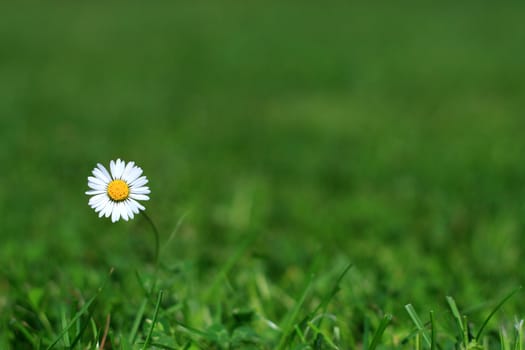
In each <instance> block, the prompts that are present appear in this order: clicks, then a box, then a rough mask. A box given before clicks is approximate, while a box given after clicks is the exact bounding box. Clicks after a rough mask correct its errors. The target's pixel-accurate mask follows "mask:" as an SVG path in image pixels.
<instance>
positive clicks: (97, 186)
mask: <svg viewBox="0 0 525 350" xmlns="http://www.w3.org/2000/svg"><path fill="white" fill-rule="evenodd" d="M88 187H89V188H90V189H91V190H95V191H106V187H107V186H106V185H101V184H96V183H94V182H88Z"/></svg>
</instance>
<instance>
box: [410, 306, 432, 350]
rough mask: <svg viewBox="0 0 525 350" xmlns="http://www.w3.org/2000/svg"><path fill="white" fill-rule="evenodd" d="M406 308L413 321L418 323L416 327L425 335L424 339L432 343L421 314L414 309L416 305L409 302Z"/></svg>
mask: <svg viewBox="0 0 525 350" xmlns="http://www.w3.org/2000/svg"><path fill="white" fill-rule="evenodd" d="M405 309H406V310H407V312H408V315H409V316H410V318H411V319H412V322H414V324H415V325H416V328H417V329H418V331H419V332H418V333H419V334H421V335H422V336H423V339H424V340H425V343H426V344H427V345H428V346H430V345H431V342H430V339H429V338H428V335H427V334H426V333H425V327H424V325H423V322H421V319H420V318H419V316H418V315H417V312H416V310H415V309H414V307H413V306H412V304H407V305H405Z"/></svg>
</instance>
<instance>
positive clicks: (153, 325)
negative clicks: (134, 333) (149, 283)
mask: <svg viewBox="0 0 525 350" xmlns="http://www.w3.org/2000/svg"><path fill="white" fill-rule="evenodd" d="M163 294H164V291H162V290H160V291H159V296H158V298H157V304H156V305H155V311H154V312H153V320H152V321H151V328H150V329H149V332H148V336H147V337H146V341H145V342H144V345H143V346H142V350H145V349H146V348H147V347H148V345H149V343H150V341H151V335H152V334H153V329H154V328H155V323H157V316H158V315H159V309H160V302H161V301H162V295H163Z"/></svg>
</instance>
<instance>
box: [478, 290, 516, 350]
mask: <svg viewBox="0 0 525 350" xmlns="http://www.w3.org/2000/svg"><path fill="white" fill-rule="evenodd" d="M520 290H521V286H519V287H518V288H516V289H514V290H513V291H512V292H510V293H509V294H507V296H506V297H505V298H503V299H502V300H501V301H500V302H499V303H498V305H496V307H495V308H494V309H493V310H492V312H491V313H490V314H489V315H488V317H487V318H486V319H485V322H483V324H482V325H481V327H480V329H479V331H478V334H476V338H475V339H476V341H479V338H480V337H481V334H482V333H483V330H484V329H485V327H486V326H487V324H488V323H489V321H490V319H491V318H492V316H494V314H495V313H496V311H498V310H499V309H500V308H501V307H502V306H503V304H505V302H507V300H509V299H510V298H511V297H512V296H513V295H514V294H516V293H517V292H519V291H520Z"/></svg>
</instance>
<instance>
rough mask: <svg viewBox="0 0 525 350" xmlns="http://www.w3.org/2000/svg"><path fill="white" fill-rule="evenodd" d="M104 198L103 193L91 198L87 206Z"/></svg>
mask: <svg viewBox="0 0 525 350" xmlns="http://www.w3.org/2000/svg"><path fill="white" fill-rule="evenodd" d="M104 197H107V196H106V195H105V194H104V193H102V194H97V195H96V196H93V197H91V198H90V199H89V205H92V204H95V203H98V202H99V201H100V200H102V199H104Z"/></svg>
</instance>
